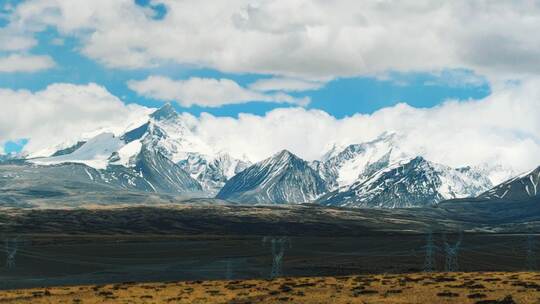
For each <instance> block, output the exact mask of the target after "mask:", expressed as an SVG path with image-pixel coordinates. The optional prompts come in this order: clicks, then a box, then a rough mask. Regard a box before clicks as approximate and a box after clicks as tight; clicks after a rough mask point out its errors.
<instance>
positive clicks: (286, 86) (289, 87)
mask: <svg viewBox="0 0 540 304" xmlns="http://www.w3.org/2000/svg"><path fill="white" fill-rule="evenodd" d="M324 84H325V83H324V82H322V81H307V80H301V79H293V78H265V79H259V80H257V81H255V82H254V83H252V84H250V85H249V88H250V89H253V90H256V91H263V92H267V91H285V92H301V91H312V90H318V89H320V88H322V87H323V86H324Z"/></svg>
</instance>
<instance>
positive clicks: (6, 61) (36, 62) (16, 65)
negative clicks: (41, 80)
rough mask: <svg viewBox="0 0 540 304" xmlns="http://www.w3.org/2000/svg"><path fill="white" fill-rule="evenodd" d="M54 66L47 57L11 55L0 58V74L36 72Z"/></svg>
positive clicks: (52, 61)
mask: <svg viewBox="0 0 540 304" xmlns="http://www.w3.org/2000/svg"><path fill="white" fill-rule="evenodd" d="M54 66H55V62H54V60H53V59H52V58H51V57H49V56H47V55H44V56H35V55H19V54H12V55H9V56H5V57H0V73H13V72H36V71H41V70H46V69H50V68H52V67H54Z"/></svg>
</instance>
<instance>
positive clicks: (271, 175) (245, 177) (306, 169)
mask: <svg viewBox="0 0 540 304" xmlns="http://www.w3.org/2000/svg"><path fill="white" fill-rule="evenodd" d="M326 191H327V186H326V183H325V182H324V180H323V179H322V178H321V177H320V176H319V174H318V173H317V172H316V171H315V170H313V169H312V168H311V167H310V166H309V164H308V163H307V162H306V161H304V160H302V159H300V158H299V157H297V156H296V155H294V154H292V153H291V152H289V151H287V150H283V151H281V152H279V153H277V154H275V155H273V156H272V157H270V158H268V159H265V160H263V161H261V162H259V163H256V164H254V165H252V166H251V167H249V168H247V169H245V170H243V171H242V172H240V173H239V174H237V175H235V176H234V177H233V178H231V179H230V180H229V181H228V182H227V183H226V184H225V186H223V188H222V189H221V191H219V193H218V194H217V196H216V198H218V199H226V200H231V201H236V202H242V203H265V204H284V203H307V202H311V201H313V200H314V199H316V198H317V197H318V196H320V195H322V194H323V193H325V192H326Z"/></svg>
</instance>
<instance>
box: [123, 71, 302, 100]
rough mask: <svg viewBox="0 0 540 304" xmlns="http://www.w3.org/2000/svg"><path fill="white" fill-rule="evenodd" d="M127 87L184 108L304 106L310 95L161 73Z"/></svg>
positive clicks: (231, 81)
mask: <svg viewBox="0 0 540 304" xmlns="http://www.w3.org/2000/svg"><path fill="white" fill-rule="evenodd" d="M128 87H129V88H130V89H132V90H133V91H135V92H137V94H139V95H142V96H145V97H150V98H154V99H160V100H167V101H176V102H178V104H180V105H182V106H184V107H191V106H193V105H198V106H203V107H219V106H222V105H226V104H238V103H246V102H250V101H264V102H276V103H290V104H298V105H307V104H308V103H309V101H310V100H309V98H307V97H305V98H295V97H292V96H290V95H287V94H284V93H279V92H278V93H275V94H263V93H260V92H257V91H254V90H251V89H247V88H244V87H242V86H240V85H239V84H238V83H236V82H235V81H233V80H230V79H224V78H222V79H213V78H198V77H192V78H189V79H187V80H173V79H170V78H168V77H163V76H149V77H148V78H146V79H144V80H140V81H137V80H131V81H129V82H128Z"/></svg>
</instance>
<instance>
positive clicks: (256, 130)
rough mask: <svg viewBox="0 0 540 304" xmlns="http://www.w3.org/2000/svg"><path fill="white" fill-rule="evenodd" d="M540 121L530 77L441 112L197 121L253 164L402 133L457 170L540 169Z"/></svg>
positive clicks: (408, 145)
mask: <svg viewBox="0 0 540 304" xmlns="http://www.w3.org/2000/svg"><path fill="white" fill-rule="evenodd" d="M186 115H187V114H186ZM538 117H540V80H527V81H523V82H521V83H519V84H508V85H506V86H504V87H498V88H496V89H495V91H494V92H493V93H492V94H491V95H490V96H488V97H486V98H484V99H482V100H468V101H459V102H458V101H455V100H449V101H447V102H446V103H444V104H442V105H440V106H437V107H433V108H414V107H411V106H409V105H407V104H405V103H401V104H398V105H396V106H393V107H389V108H384V109H381V110H379V111H377V112H375V113H373V114H370V115H367V114H356V115H354V116H350V117H346V118H343V119H336V118H334V117H333V116H331V115H329V114H327V113H325V112H323V111H319V110H307V109H303V108H286V109H276V110H273V111H271V112H268V113H267V114H266V115H264V116H257V115H252V114H241V115H239V117H238V118H232V117H215V116H212V115H210V114H203V115H201V116H200V117H198V118H196V117H191V119H189V120H190V121H191V120H195V121H196V122H195V123H194V128H195V130H196V132H197V134H198V135H199V136H201V138H203V139H204V140H205V141H208V142H209V143H211V144H212V145H213V146H215V147H219V148H221V149H223V150H226V151H230V152H231V153H233V154H234V155H236V156H237V157H241V156H242V155H247V156H248V157H249V158H250V159H251V160H253V161H257V160H260V159H262V158H265V157H268V156H269V155H271V154H273V153H275V152H276V151H278V150H280V149H289V150H291V151H292V152H294V153H297V154H298V155H299V156H301V157H304V158H306V159H308V160H313V159H318V158H319V157H321V155H322V154H323V153H325V152H326V151H327V150H328V149H329V148H330V147H331V145H332V144H334V143H336V144H338V145H346V144H351V143H360V142H365V141H368V140H372V139H374V138H376V137H377V136H379V135H380V134H381V133H383V132H385V131H395V132H397V133H398V134H401V135H402V138H401V139H400V145H401V146H402V147H403V148H404V149H406V150H409V151H411V152H412V153H416V154H418V155H423V156H425V157H426V158H427V159H430V160H432V161H436V162H440V163H444V164H448V165H451V166H456V167H457V166H466V165H479V164H482V163H485V162H487V163H489V162H494V163H497V164H503V165H507V166H510V167H512V168H514V169H515V170H517V171H523V170H528V169H531V168H534V167H536V166H538V165H540V120H539V119H538Z"/></svg>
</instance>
